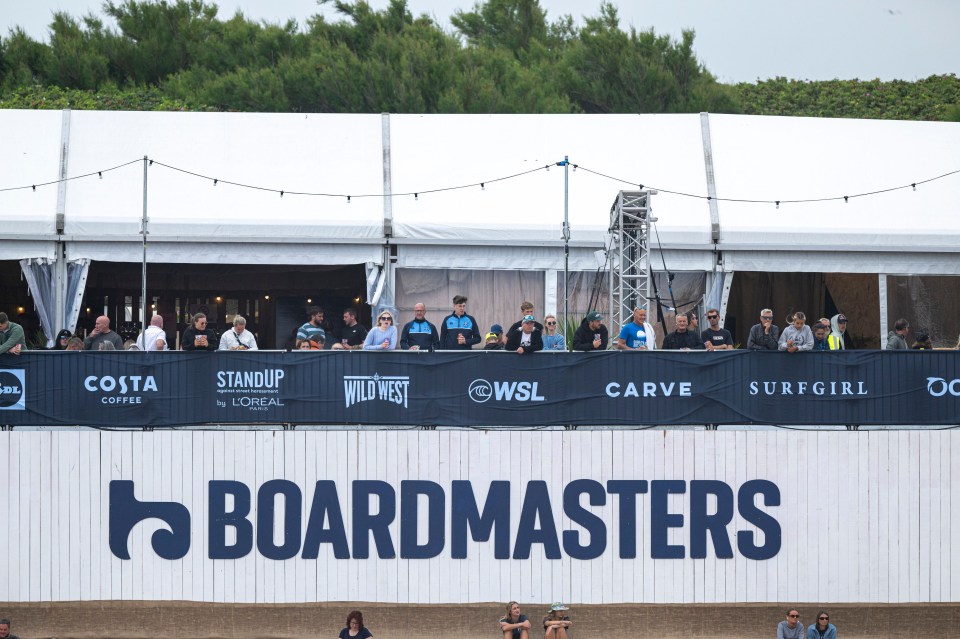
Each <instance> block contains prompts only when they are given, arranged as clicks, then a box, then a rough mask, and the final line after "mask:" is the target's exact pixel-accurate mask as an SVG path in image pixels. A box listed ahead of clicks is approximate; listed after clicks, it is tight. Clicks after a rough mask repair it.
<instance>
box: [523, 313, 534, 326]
mask: <svg viewBox="0 0 960 639" xmlns="http://www.w3.org/2000/svg"><path fill="white" fill-rule="evenodd" d="M536 321H537V318H535V317H534V316H533V315H524V316H523V323H524V324H526V323H527V322H536Z"/></svg>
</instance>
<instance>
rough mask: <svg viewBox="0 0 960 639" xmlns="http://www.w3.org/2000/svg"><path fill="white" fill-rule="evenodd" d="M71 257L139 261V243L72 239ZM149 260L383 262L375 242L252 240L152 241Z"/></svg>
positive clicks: (319, 262) (340, 263)
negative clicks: (279, 242)
mask: <svg viewBox="0 0 960 639" xmlns="http://www.w3.org/2000/svg"><path fill="white" fill-rule="evenodd" d="M67 251H68V255H69V257H70V259H78V258H87V259H91V260H96V261H104V262H135V263H136V262H141V261H142V259H143V244H142V243H139V242H82V241H81V242H71V243H69V244H68V245H67ZM147 262H148V263H184V264H328V265H343V264H363V263H365V262H373V263H376V264H381V263H383V248H382V247H381V246H380V245H378V244H270V243H252V242H242V243H241V242H237V243H230V242H190V243H173V242H171V243H154V244H148V245H147Z"/></svg>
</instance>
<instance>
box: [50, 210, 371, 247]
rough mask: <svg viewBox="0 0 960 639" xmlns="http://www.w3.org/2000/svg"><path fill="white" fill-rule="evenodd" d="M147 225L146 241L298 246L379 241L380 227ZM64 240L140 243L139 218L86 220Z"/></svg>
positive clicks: (337, 224)
mask: <svg viewBox="0 0 960 639" xmlns="http://www.w3.org/2000/svg"><path fill="white" fill-rule="evenodd" d="M149 217H150V223H149V224H148V226H147V230H148V233H149V239H150V240H151V241H153V242H157V241H164V242H197V241H208V242H210V243H214V242H216V241H217V240H218V239H220V238H223V239H224V240H226V241H247V242H263V241H269V240H271V239H272V240H274V241H275V242H277V243H280V242H289V241H293V242H294V243H302V242H303V240H304V239H308V240H312V239H318V240H338V239H342V240H345V243H352V242H353V241H357V240H374V241H379V240H380V238H382V227H376V226H367V227H359V226H356V225H354V224H351V223H350V222H349V221H348V220H343V221H338V220H329V221H319V220H310V219H303V220H296V221H286V222H285V221H283V220H274V219H272V218H269V217H265V218H264V219H262V220H244V221H238V222H229V221H213V220H202V219H201V220H190V219H180V220H171V219H168V220H165V221H156V220H155V218H154V217H153V215H152V214H151V215H150V216H149ZM67 228H68V232H67V238H68V239H72V240H82V241H97V240H112V241H140V217H139V216H137V214H134V215H133V216H130V217H129V218H128V219H126V220H109V219H103V218H87V219H84V220H81V221H74V222H72V223H70V224H68V225H67Z"/></svg>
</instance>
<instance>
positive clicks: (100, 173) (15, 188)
mask: <svg viewBox="0 0 960 639" xmlns="http://www.w3.org/2000/svg"><path fill="white" fill-rule="evenodd" d="M137 162H143V158H137V159H136V160H130V161H129V162H124V163H123V164H118V165H117V166H112V167H110V168H109V169H100V170H99V171H92V172H90V173H84V174H83V175H74V176H72V177H67V178H62V179H59V180H51V181H49V182H38V183H37V184H30V185H27V186H8V187H6V188H2V189H0V193H3V192H5V191H23V190H25V189H33V190H34V191H36V190H37V187H38V186H50V185H51V184H60V183H61V182H70V181H71V180H79V179H81V178H88V177H93V176H94V175H98V176H101V177H102V176H103V174H104V173H109V172H110V171H116V170H117V169H122V168H123V167H125V166H130V165H131V164H136V163H137Z"/></svg>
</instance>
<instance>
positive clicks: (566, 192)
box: [563, 155, 573, 350]
mask: <svg viewBox="0 0 960 639" xmlns="http://www.w3.org/2000/svg"><path fill="white" fill-rule="evenodd" d="M569 290H570V158H569V156H566V155H565V156H563V328H564V330H566V329H567V326H568V325H569V322H570V315H569V312H570V309H569V308H568V307H569V303H568V299H569ZM564 343H565V344H566V345H567V350H571V345H572V344H573V336H572V335H570V336H567V335H565V336H564Z"/></svg>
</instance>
